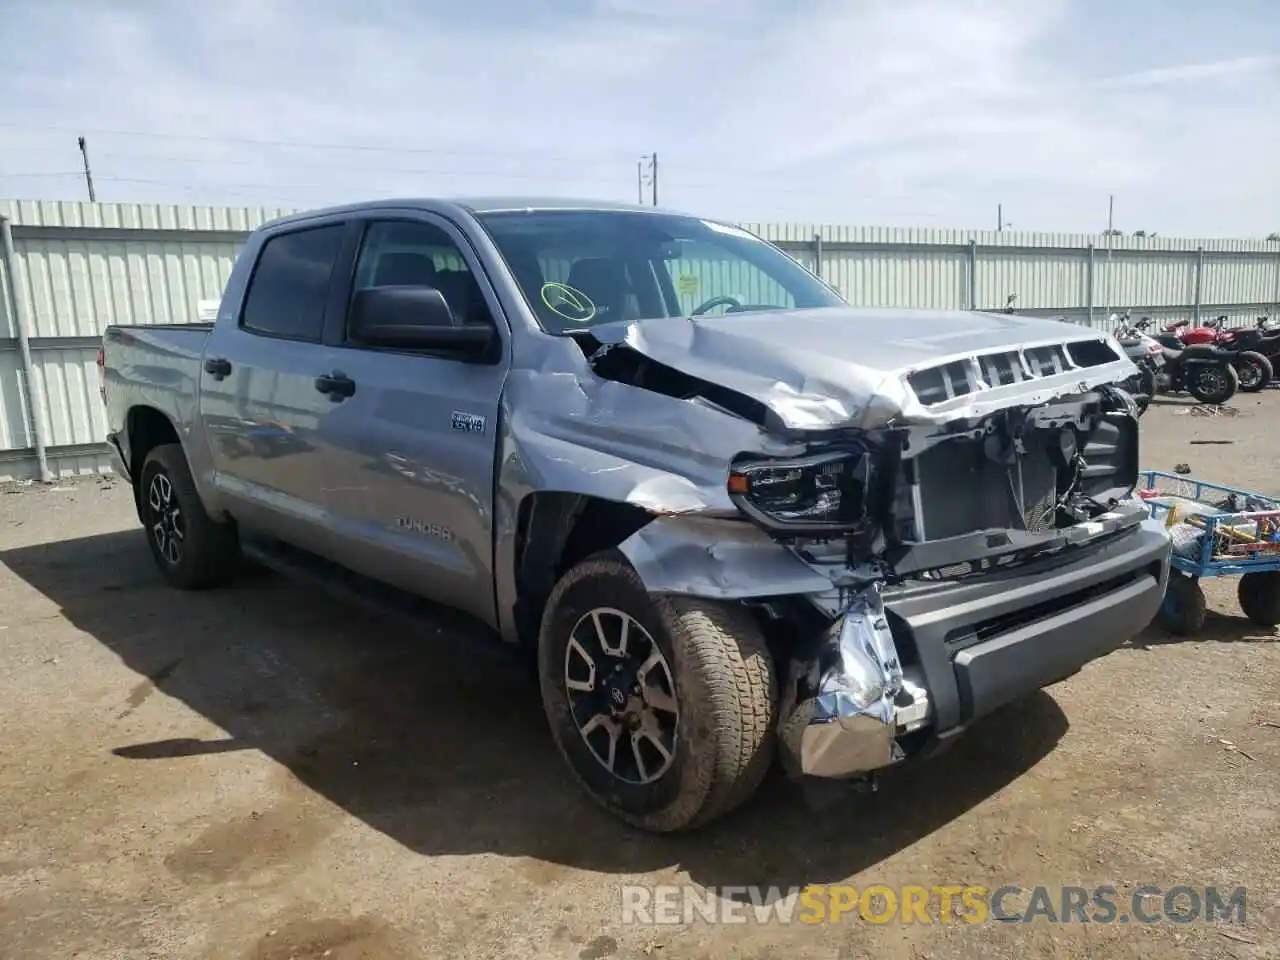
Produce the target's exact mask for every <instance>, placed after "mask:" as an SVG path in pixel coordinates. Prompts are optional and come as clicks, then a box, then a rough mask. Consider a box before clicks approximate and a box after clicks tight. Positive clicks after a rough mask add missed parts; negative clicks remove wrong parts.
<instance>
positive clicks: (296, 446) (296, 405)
mask: <svg viewBox="0 0 1280 960" xmlns="http://www.w3.org/2000/svg"><path fill="white" fill-rule="evenodd" d="M355 230H356V227H355V224H353V223H351V222H350V221H347V220H336V221H320V222H308V223H306V224H305V225H299V226H290V227H288V228H285V229H283V230H281V231H280V232H278V233H275V234H273V235H271V236H269V237H268V238H267V239H266V240H265V243H263V245H262V246H261V247H260V248H259V252H258V256H257V260H256V262H255V264H254V266H253V268H252V272H251V273H250V275H249V279H248V286H247V289H246V291H245V295H244V297H243V298H241V300H240V304H239V313H238V315H237V316H235V317H234V318H228V317H219V320H218V323H217V324H216V325H215V327H214V331H213V333H212V334H211V335H210V339H209V343H208V345H207V347H206V349H205V360H204V369H203V371H202V374H201V388H200V389H201V396H200V419H201V422H202V425H203V428H204V431H205V436H206V438H207V439H208V443H209V447H210V454H211V456H212V459H213V468H214V484H215V486H216V489H217V491H218V493H219V495H220V498H221V500H222V502H223V504H224V505H225V506H226V507H227V508H228V509H229V510H230V511H231V513H232V514H233V516H235V518H236V520H237V522H238V523H239V524H240V526H241V527H242V528H245V529H246V530H247V531H248V532H257V533H261V534H266V535H269V536H274V537H278V538H280V539H282V540H285V541H287V542H289V543H293V544H295V545H297V546H300V547H303V548H305V549H308V550H311V551H314V552H316V553H321V554H327V553H328V552H329V549H328V548H329V545H330V539H329V536H328V532H327V528H326V521H327V506H326V494H325V479H324V464H325V462H326V459H327V457H326V454H327V451H326V449H325V444H326V439H325V434H324V430H323V425H324V422H325V420H326V419H327V418H328V417H331V416H333V414H334V413H335V411H336V410H337V409H338V408H339V407H340V406H341V403H340V402H335V400H341V399H342V398H341V397H336V398H334V397H333V394H332V393H323V392H321V391H320V390H319V389H317V377H320V376H323V375H325V374H327V373H329V372H331V370H332V362H331V357H330V353H331V351H330V349H329V348H328V347H327V346H325V344H324V342H323V341H324V329H325V318H326V316H327V315H328V314H329V312H330V311H331V310H333V309H337V310H339V311H340V310H341V309H342V308H341V302H340V301H339V302H338V303H337V304H336V305H335V304H334V303H331V301H332V299H333V297H334V295H335V294H336V295H339V296H340V291H341V289H342V288H345V286H346V284H345V283H344V282H343V279H344V276H343V270H342V269H341V267H340V265H341V264H346V265H347V267H346V276H350V262H351V258H352V256H353V254H354V243H355V239H356V233H355V232H354V231H355ZM331 398H332V399H331Z"/></svg>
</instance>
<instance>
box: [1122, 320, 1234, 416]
mask: <svg viewBox="0 0 1280 960" xmlns="http://www.w3.org/2000/svg"><path fill="white" fill-rule="evenodd" d="M1111 319H1112V321H1113V322H1115V323H1116V324H1117V326H1116V334H1115V337H1116V340H1118V341H1119V342H1120V345H1121V346H1122V347H1123V348H1124V352H1125V355H1126V356H1128V357H1129V359H1130V360H1132V361H1133V362H1134V365H1135V366H1137V368H1138V373H1137V374H1135V375H1134V376H1133V377H1130V378H1129V380H1128V381H1126V383H1125V387H1126V389H1128V390H1129V392H1130V393H1132V394H1133V395H1134V396H1135V398H1137V397H1145V399H1144V400H1139V401H1138V404H1139V413H1142V412H1145V410H1146V408H1147V406H1148V405H1149V404H1150V402H1151V397H1152V396H1154V395H1155V394H1156V393H1181V392H1183V391H1186V392H1187V393H1189V394H1191V396H1193V397H1195V398H1196V400H1198V401H1200V402H1201V403H1212V404H1219V403H1226V402H1227V401H1228V400H1230V399H1231V398H1232V397H1233V396H1235V393H1236V390H1237V389H1238V387H1239V386H1240V377H1239V375H1238V374H1237V373H1236V370H1235V367H1234V365H1233V362H1234V357H1235V354H1234V353H1233V352H1231V351H1228V350H1223V349H1222V348H1221V347H1218V346H1215V345H1213V344H1193V345H1190V346H1187V345H1185V344H1183V343H1182V342H1181V341H1180V340H1179V339H1178V337H1177V336H1176V335H1175V334H1172V333H1163V334H1158V335H1156V336H1154V337H1153V336H1151V335H1150V334H1148V333H1147V330H1148V329H1149V327H1150V325H1151V318H1150V317H1143V318H1142V319H1141V320H1139V321H1137V322H1136V323H1133V322H1131V321H1130V319H1129V313H1128V311H1126V312H1125V313H1124V315H1123V316H1117V315H1115V314H1112V317H1111Z"/></svg>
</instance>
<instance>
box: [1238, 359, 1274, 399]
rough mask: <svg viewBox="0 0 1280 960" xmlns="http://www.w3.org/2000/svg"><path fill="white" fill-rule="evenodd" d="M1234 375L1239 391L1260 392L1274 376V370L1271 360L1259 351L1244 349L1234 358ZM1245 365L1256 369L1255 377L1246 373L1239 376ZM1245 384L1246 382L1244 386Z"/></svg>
mask: <svg viewBox="0 0 1280 960" xmlns="http://www.w3.org/2000/svg"><path fill="white" fill-rule="evenodd" d="M1235 366H1236V368H1237V369H1236V375H1237V377H1238V379H1239V380H1240V392H1241V393H1260V392H1261V391H1263V390H1265V389H1266V388H1267V384H1269V383H1270V382H1271V379H1272V377H1274V376H1275V370H1274V369H1272V366H1271V361H1270V360H1268V359H1267V358H1266V357H1264V356H1263V355H1262V354H1260V353H1255V352H1254V351H1252V350H1244V351H1242V352H1241V353H1240V354H1239V356H1237V357H1236V360H1235ZM1246 366H1251V367H1253V368H1255V369H1256V370H1257V371H1258V375H1257V377H1256V378H1250V377H1249V376H1248V375H1245V376H1240V372H1241V371H1242V370H1243V369H1244V367H1246ZM1246 384H1248V385H1247V386H1246Z"/></svg>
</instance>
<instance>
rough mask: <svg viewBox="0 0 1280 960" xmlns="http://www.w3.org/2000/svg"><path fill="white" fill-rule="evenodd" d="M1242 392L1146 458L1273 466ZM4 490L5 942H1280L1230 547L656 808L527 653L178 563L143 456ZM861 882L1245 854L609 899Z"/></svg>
mask: <svg viewBox="0 0 1280 960" xmlns="http://www.w3.org/2000/svg"><path fill="white" fill-rule="evenodd" d="M1232 405H1233V406H1234V408H1235V409H1236V410H1237V411H1238V415H1237V416H1232V417H1227V416H1217V417H1201V416H1194V415H1192V414H1191V413H1189V412H1188V407H1187V406H1186V405H1184V404H1179V403H1162V404H1161V405H1160V406H1158V407H1155V408H1153V409H1152V411H1151V412H1150V413H1149V414H1148V416H1147V417H1145V418H1144V426H1143V433H1144V454H1143V460H1144V464H1145V465H1146V466H1148V467H1151V468H1159V469H1166V470H1167V469H1171V468H1173V466H1174V465H1175V464H1176V463H1180V462H1184V463H1188V464H1190V466H1191V467H1192V469H1193V470H1194V471H1195V472H1196V473H1198V474H1202V475H1204V476H1206V477H1207V478H1211V479H1220V480H1221V481H1223V482H1228V483H1234V484H1238V485H1241V486H1245V487H1252V488H1258V489H1262V490H1265V491H1268V492H1272V493H1280V441H1277V439H1276V438H1277V437H1280V430H1278V429H1277V423H1280V391H1271V392H1269V393H1268V394H1267V395H1265V397H1264V398H1261V399H1260V398H1257V397H1244V396H1240V397H1237V398H1236V399H1235V400H1234V401H1233V403H1232ZM1268 437H1270V439H1269V440H1268V439H1267V438H1268ZM1196 439H1199V440H1209V439H1212V440H1220V441H1222V440H1225V441H1230V442H1229V443H1224V444H1218V445H1193V444H1192V443H1190V442H1189V441H1191V440H1196ZM0 489H3V493H0V650H2V651H3V652H2V654H0V957H3V958H6V960H7V958H15V960H39V958H69V957H80V958H128V960H135V958H152V957H163V958H170V957H172V958H188V957H190V958H198V960H205V958H224V957H225V958H230V960H239V958H256V960H287V958H299V960H304V958H305V960H321V958H330V960H355V958H397V960H399V958H404V960H414V958H431V957H440V958H450V960H453V958H456V960H464V958H481V957H495V958H497V957H512V958H515V957H519V958H557V960H559V958H567V960H609V958H618V960H624V958H659V960H694V958H715V960H721V958H734V957H737V958H752V960H766V958H778V960H781V958H783V957H786V958H823V960H837V958H839V960H854V958H863V957H865V958H872V957H874V958H877V960H898V958H925V957H931V958H951V957H956V958H961V957H963V958H968V957H973V958H1001V957H1008V958H1014V957H1026V956H1045V957H1067V958H1086V957H1087V958H1099V960H1101V958H1113V957H1114V958H1119V957H1170V956H1186V957H1202V958H1219V957H1234V958H1239V960H1257V958H1264V957H1280V911H1277V907H1276V905H1277V903H1278V902H1280V899H1278V894H1280V816H1278V814H1280V726H1277V724H1280V642H1277V637H1276V636H1274V635H1270V634H1268V633H1267V632H1266V631H1261V630H1259V629H1257V628H1255V627H1253V626H1251V625H1250V624H1249V623H1248V622H1247V621H1245V620H1244V619H1243V618H1242V617H1241V615H1240V613H1239V609H1238V607H1237V606H1236V602H1235V593H1234V590H1235V581H1230V580H1228V581H1223V582H1212V583H1210V584H1209V585H1208V589H1207V592H1208V594H1209V599H1210V606H1211V609H1212V611H1213V612H1212V614H1211V619H1210V621H1209V623H1208V625H1207V628H1206V630H1205V632H1204V634H1203V635H1202V636H1200V637H1197V638H1194V639H1191V640H1181V641H1177V640H1175V638H1172V637H1169V636H1167V635H1163V634H1161V633H1160V632H1158V631H1154V630H1148V631H1147V632H1146V633H1144V634H1143V635H1142V636H1140V637H1138V638H1136V639H1135V640H1134V642H1133V643H1132V644H1130V645H1128V646H1126V647H1125V648H1123V649H1121V650H1119V651H1117V652H1116V653H1114V654H1113V655H1111V656H1109V657H1106V658H1104V659H1103V660H1101V661H1099V662H1097V663H1094V664H1092V665H1090V666H1089V667H1088V668H1086V669H1085V670H1084V671H1083V672H1082V673H1080V674H1078V675H1077V676H1075V677H1073V678H1072V679H1070V680H1068V681H1066V682H1064V683H1062V684H1059V685H1057V686H1055V687H1053V688H1051V689H1050V690H1048V691H1046V692H1042V693H1040V694H1037V695H1035V696H1033V697H1031V698H1030V699H1028V700H1026V701H1024V702H1022V703H1019V704H1016V705H1014V706H1012V707H1010V708H1008V709H1006V710H1004V711H1002V712H1001V713H1000V714H998V715H996V716H994V717H991V718H989V720H988V721H987V722H985V723H983V724H982V725H981V726H980V727H978V728H977V729H974V730H973V731H972V732H970V733H968V734H967V735H966V736H965V737H963V738H962V739H961V741H960V742H959V743H958V744H957V745H956V746H955V748H954V749H953V750H952V751H950V752H949V753H948V754H946V755H944V756H942V757H940V758H938V759H937V760H935V761H933V762H931V763H928V764H922V765H918V766H916V767H914V768H909V769H906V770H903V771H900V772H898V773H896V774H895V775H893V776H891V777H889V778H886V780H885V781H884V782H883V784H882V787H881V789H880V791H879V792H878V793H876V794H871V795H859V794H852V793H847V792H845V791H839V792H835V793H832V792H823V793H820V794H819V793H814V792H812V791H805V790H802V789H800V788H798V787H795V786H793V785H791V784H789V783H787V782H786V781H785V780H783V779H782V778H778V779H777V781H775V782H772V783H770V784H768V785H767V786H766V788H765V790H764V791H763V793H762V794H761V795H760V796H758V797H757V798H756V799H755V800H754V801H753V802H751V803H750V804H749V806H748V807H746V808H745V809H743V810H742V811H740V812H739V813H738V814H736V815H734V816H732V817H730V818H729V819H727V820H725V821H723V822H721V823H719V824H717V825H715V826H713V827H712V828H710V829H708V830H706V831H704V832H702V833H699V834H697V835H694V836H687V837H674V838H656V837H650V836H646V835H642V834H638V833H635V832H632V831H629V830H627V829H626V828H624V827H621V826H619V825H617V824H616V823H614V822H613V821H612V820H610V819H608V818H607V817H606V816H605V815H603V814H602V813H600V812H598V811H597V809H596V808H595V807H594V806H592V805H591V804H590V802H589V801H587V800H586V799H584V798H583V797H582V796H581V795H580V794H579V793H578V791H577V789H576V788H575V787H574V786H573V784H572V782H571V780H570V778H569V776H568V774H567V772H566V771H565V770H564V769H563V768H562V765H561V761H560V759H559V757H558V755H557V754H556V753H555V750H554V748H553V746H552V744H551V741H550V739H549V736H548V734H547V732H546V729H545V722H544V720H543V717H542V714H541V711H540V707H539V704H538V699H537V694H536V689H535V687H534V685H533V684H532V683H531V682H529V680H528V679H527V678H526V677H525V676H524V675H523V674H521V673H519V672H518V671H516V670H514V669H503V668H501V667H500V665H497V664H494V663H493V662H492V661H491V660H490V659H478V658H475V657H471V656H466V655H463V654H462V653H460V652H459V646H458V645H456V644H451V643H449V642H448V640H449V637H448V636H447V635H446V634H447V631H445V630H444V629H443V628H442V629H441V630H440V631H438V636H435V637H425V638H424V637H421V636H417V635H415V634H411V633H407V632H406V631H405V630H404V629H403V628H402V627H401V626H399V625H397V624H395V623H392V622H391V621H389V620H384V619H381V618H379V617H376V616H372V615H370V614H366V613H363V612H357V611H354V610H352V609H349V608H347V607H344V606H342V605H340V604H339V603H337V602H336V601H332V600H330V599H328V598H326V597H325V596H319V595H316V594H315V593H314V591H307V590H304V589H301V588H299V587H298V586H295V585H293V584H291V583H289V582H286V581H284V580H282V579H280V578H277V577H275V576H273V575H268V574H265V573H260V574H254V575H252V576H250V577H249V578H247V579H246V581H245V582H243V583H240V584H237V585H235V586H234V587H231V588H228V589H225V590H221V591H217V592H211V593H206V594H199V595H190V594H181V593H179V592H176V591H173V590H170V589H168V588H166V587H164V586H162V585H161V582H160V579H159V576H158V575H157V573H156V572H155V570H154V569H153V565H152V562H151V558H150V556H149V554H148V553H147V548H146V545H145V543H144V541H143V535H142V532H141V530H140V528H139V527H138V524H137V521H136V518H135V517H134V516H133V514H132V512H131V505H130V501H129V495H128V491H127V490H126V489H125V488H124V486H123V485H122V484H120V483H118V482H111V481H108V480H102V479H96V478H85V479H80V480H77V481H74V482H70V481H68V482H64V483H62V484H59V485H57V486H55V487H52V488H44V487H40V486H38V485H35V486H27V487H12V488H0ZM840 881H848V882H851V883H853V884H856V885H857V886H858V887H860V888H861V887H864V886H866V885H868V884H874V883H883V884H888V885H890V886H895V885H903V884H920V885H924V886H934V885H938V884H945V883H954V884H983V885H986V886H987V887H988V888H991V889H994V888H996V887H998V886H1001V885H1003V884H1014V885H1018V886H1020V887H1022V888H1024V889H1027V890H1029V889H1031V888H1033V887H1035V886H1036V885H1045V886H1048V887H1050V888H1054V889H1056V888H1057V887H1058V886H1059V885H1062V884H1073V885H1082V886H1092V885H1095V884H1113V885H1115V886H1116V887H1117V888H1118V889H1119V891H1120V897H1119V902H1120V904H1121V906H1122V907H1124V906H1126V905H1127V904H1128V900H1127V899H1126V898H1127V897H1128V895H1129V893H1130V892H1131V891H1132V890H1133V889H1134V888H1136V887H1138V886H1141V885H1143V884H1152V885H1156V886H1159V887H1160V888H1162V889H1166V890H1167V889H1168V888H1170V887H1172V886H1174V885H1177V884H1186V885H1189V886H1191V887H1195V888H1199V889H1200V890H1203V889H1204V888H1205V887H1206V886H1207V885H1217V886H1219V887H1223V888H1226V889H1228V890H1230V889H1234V888H1235V887H1238V886H1241V885H1243V886H1245V887H1246V888H1247V891H1248V893H1247V916H1246V919H1245V922H1244V923H1243V924H1231V925H1224V924H1217V925H1209V924H1205V923H1200V922H1190V923H1177V922H1173V920H1172V919H1169V918H1166V919H1164V920H1162V921H1161V922H1158V923H1154V924H1129V925H1122V924H1109V925H1108V924H1098V923H1092V924H1079V923H1074V924H1070V925H1065V926H1064V925H1056V926H1055V925H1049V924H1046V923H1044V922H1043V921H1041V922H1037V923H1035V924H1032V925H1021V924H1012V925H1009V924H1000V923H996V922H989V923H985V924H978V925H970V924H963V923H956V922H953V923H946V924H941V923H940V924H934V925H927V926H926V925H921V924H917V925H906V924H901V923H898V922H893V923H888V924H883V925H875V924H870V923H866V922H863V921H860V920H853V919H846V920H845V921H844V922H841V923H831V924H825V925H819V926H812V925H802V924H798V923H797V924H790V925H786V924H777V923H773V924H759V923H755V922H748V923H745V924H737V925H735V924H729V925H710V924H708V923H706V922H703V921H702V920H695V921H694V922H692V923H689V924H681V925H677V926H661V927H659V926H647V925H624V924H623V922H622V919H621V900H620V887H621V886H622V885H623V884H626V883H652V884H671V883H692V884H697V885H701V886H703V887H707V886H714V887H721V886H726V885H745V884H762V885H770V884H772V885H777V886H779V887H787V886H792V885H801V884H807V883H829V882H840ZM1157 902H1158V901H1157ZM1175 919H1176V918H1175ZM1192 919H1193V920H1194V918H1192Z"/></svg>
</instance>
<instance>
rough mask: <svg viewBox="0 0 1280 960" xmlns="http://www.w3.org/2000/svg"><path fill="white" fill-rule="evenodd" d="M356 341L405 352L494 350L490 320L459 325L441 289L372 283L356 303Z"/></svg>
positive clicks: (353, 333)
mask: <svg viewBox="0 0 1280 960" xmlns="http://www.w3.org/2000/svg"><path fill="white" fill-rule="evenodd" d="M350 335H351V339H352V340H354V341H356V342H357V343H360V344H364V345H366V346H371V347H399V348H400V349H405V350H456V351H459V352H462V353H466V354H468V355H479V354H483V353H485V352H487V351H488V349H489V347H490V345H491V344H492V343H493V339H494V330H493V328H492V327H491V326H489V325H488V324H479V323H477V324H459V323H455V321H454V316H453V311H452V310H451V309H450V308H449V303H448V301H447V300H445V298H444V294H442V293H441V292H440V291H439V290H437V289H436V288H435V287H423V286H397V287H368V288H366V289H363V290H357V291H356V295H355V297H354V298H353V300H352V304H351V329H350Z"/></svg>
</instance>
